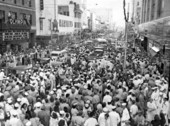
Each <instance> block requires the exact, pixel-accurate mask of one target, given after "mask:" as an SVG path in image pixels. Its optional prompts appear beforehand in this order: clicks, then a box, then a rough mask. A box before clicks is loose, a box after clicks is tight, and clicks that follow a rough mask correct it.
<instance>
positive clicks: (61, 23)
mask: <svg viewBox="0 0 170 126" xmlns="http://www.w3.org/2000/svg"><path fill="white" fill-rule="evenodd" d="M59 26H60V27H73V22H72V21H66V20H59Z"/></svg>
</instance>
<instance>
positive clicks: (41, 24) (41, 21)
mask: <svg viewBox="0 0 170 126" xmlns="http://www.w3.org/2000/svg"><path fill="white" fill-rule="evenodd" d="M40 30H43V20H42V19H40Z"/></svg>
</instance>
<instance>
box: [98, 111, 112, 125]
mask: <svg viewBox="0 0 170 126" xmlns="http://www.w3.org/2000/svg"><path fill="white" fill-rule="evenodd" d="M98 123H99V126H110V117H109V110H108V109H107V108H103V112H102V113H100V115H99V118H98Z"/></svg>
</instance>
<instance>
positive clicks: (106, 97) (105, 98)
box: [103, 91, 112, 104]
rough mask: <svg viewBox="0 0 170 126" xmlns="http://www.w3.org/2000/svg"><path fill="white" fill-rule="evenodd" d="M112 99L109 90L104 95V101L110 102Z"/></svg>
mask: <svg viewBox="0 0 170 126" xmlns="http://www.w3.org/2000/svg"><path fill="white" fill-rule="evenodd" d="M111 101H112V97H111V96H110V95H109V91H106V95H105V96H104V97H103V102H105V103H106V104H108V102H111Z"/></svg>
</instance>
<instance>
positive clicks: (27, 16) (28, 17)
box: [26, 14, 32, 25]
mask: <svg viewBox="0 0 170 126" xmlns="http://www.w3.org/2000/svg"><path fill="white" fill-rule="evenodd" d="M26 20H27V21H28V23H29V25H32V15H31V14H27V15H26Z"/></svg>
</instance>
